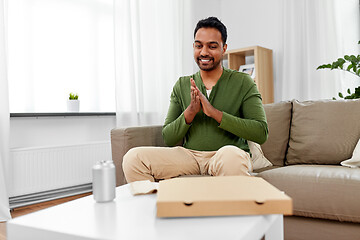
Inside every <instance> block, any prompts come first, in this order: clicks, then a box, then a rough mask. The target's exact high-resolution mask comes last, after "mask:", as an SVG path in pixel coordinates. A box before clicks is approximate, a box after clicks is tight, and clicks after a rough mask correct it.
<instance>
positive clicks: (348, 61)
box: [316, 41, 360, 100]
mask: <svg viewBox="0 0 360 240" xmlns="http://www.w3.org/2000/svg"><path fill="white" fill-rule="evenodd" d="M358 44H360V41H359V42H358ZM325 68H328V69H330V70H333V69H338V70H342V71H346V72H349V73H352V74H355V75H356V76H358V77H360V55H357V56H356V55H350V56H349V55H345V56H344V57H343V58H338V60H337V61H334V62H333V63H328V64H323V65H320V66H319V67H318V68H317V69H316V70H318V69H325ZM347 93H348V94H349V95H347V96H345V97H344V95H343V94H342V93H341V92H339V97H340V98H344V99H356V98H360V86H358V87H357V88H355V92H354V93H351V91H350V88H349V89H348V90H347ZM333 99H334V100H335V98H334V97H333Z"/></svg>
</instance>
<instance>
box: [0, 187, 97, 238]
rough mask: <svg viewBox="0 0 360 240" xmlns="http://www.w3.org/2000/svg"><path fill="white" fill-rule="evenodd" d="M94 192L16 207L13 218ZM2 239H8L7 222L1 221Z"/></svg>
mask: <svg viewBox="0 0 360 240" xmlns="http://www.w3.org/2000/svg"><path fill="white" fill-rule="evenodd" d="M90 194H92V193H84V194H80V195H76V196H72V197H66V198H61V199H56V200H53V201H49V202H43V203H38V204H34V205H29V206H26V207H20V208H15V209H14V211H12V212H11V216H12V217H13V218H16V217H19V216H22V215H25V214H29V213H32V212H36V211H39V210H41V209H45V208H48V207H52V206H55V205H58V204H61V203H65V202H69V201H72V200H75V199H78V198H82V197H85V196H88V195H90ZM0 240H6V223H4V222H3V223H0Z"/></svg>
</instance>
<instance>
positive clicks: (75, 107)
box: [67, 99, 80, 112]
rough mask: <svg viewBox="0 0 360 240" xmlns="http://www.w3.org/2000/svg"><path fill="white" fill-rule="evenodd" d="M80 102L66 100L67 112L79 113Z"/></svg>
mask: <svg viewBox="0 0 360 240" xmlns="http://www.w3.org/2000/svg"><path fill="white" fill-rule="evenodd" d="M79 109H80V100H70V99H68V100H67V111H68V112H79Z"/></svg>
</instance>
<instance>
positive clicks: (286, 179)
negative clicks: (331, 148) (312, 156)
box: [257, 165, 360, 222]
mask: <svg viewBox="0 0 360 240" xmlns="http://www.w3.org/2000/svg"><path fill="white" fill-rule="evenodd" d="M257 176H260V177H262V178H264V179H265V180H266V181H268V182H269V183H271V184H273V185H274V186H275V187H277V188H278V189H280V190H281V191H284V192H285V193H286V194H287V195H289V196H290V197H291V198H292V199H293V207H294V215H297V216H303V217H313V218H323V219H332V220H338V221H349V222H360V207H359V199H360V169H352V168H345V167H341V166H331V165H293V166H286V167H280V168H276V169H272V170H268V171H264V172H261V173H259V174H258V175H257Z"/></svg>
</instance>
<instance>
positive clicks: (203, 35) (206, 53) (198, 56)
mask: <svg viewBox="0 0 360 240" xmlns="http://www.w3.org/2000/svg"><path fill="white" fill-rule="evenodd" d="M193 47H194V59H195V62H196V63H197V65H198V66H199V68H200V69H201V70H203V71H211V70H214V69H216V68H218V67H221V65H220V62H221V59H222V57H223V55H224V53H225V51H226V47H227V45H226V44H225V45H224V44H223V42H222V39H221V33H220V32H219V31H218V30H217V29H216V28H200V29H199V30H198V31H197V32H196V34H195V41H194V44H193Z"/></svg>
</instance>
